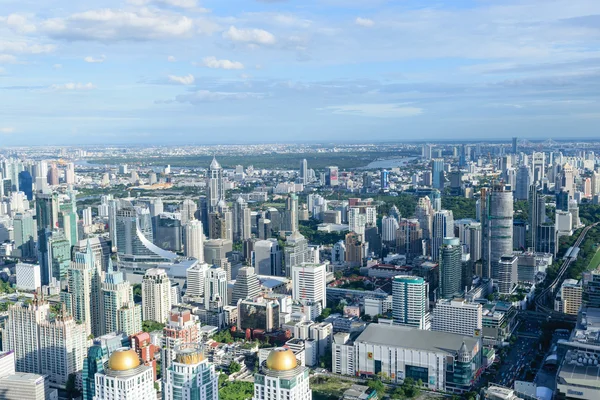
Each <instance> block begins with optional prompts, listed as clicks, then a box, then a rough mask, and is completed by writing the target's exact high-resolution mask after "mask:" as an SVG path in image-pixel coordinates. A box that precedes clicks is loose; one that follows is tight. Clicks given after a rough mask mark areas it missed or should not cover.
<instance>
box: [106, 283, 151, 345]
mask: <svg viewBox="0 0 600 400" xmlns="http://www.w3.org/2000/svg"><path fill="white" fill-rule="evenodd" d="M102 310H103V311H104V318H103V322H104V332H107V333H108V332H124V333H126V334H127V335H128V336H130V335H134V334H136V333H138V332H141V331H142V306H141V305H140V304H135V302H134V301H133V287H132V286H131V284H130V283H129V282H128V281H126V280H124V278H123V273H122V272H120V271H111V272H110V273H107V274H106V275H105V278H104V282H103V283H102Z"/></svg>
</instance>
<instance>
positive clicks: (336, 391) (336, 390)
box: [310, 375, 354, 400]
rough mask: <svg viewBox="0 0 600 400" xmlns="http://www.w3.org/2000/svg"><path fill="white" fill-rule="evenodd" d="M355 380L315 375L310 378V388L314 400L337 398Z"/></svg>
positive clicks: (334, 399) (332, 399)
mask: <svg viewBox="0 0 600 400" xmlns="http://www.w3.org/2000/svg"><path fill="white" fill-rule="evenodd" d="M353 384H354V382H352V381H347V380H342V379H338V378H334V377H329V376H320V375H319V376H314V377H312V378H311V379H310V388H311V389H312V392H313V399H314V400H337V399H339V398H341V397H342V395H343V394H344V392H345V391H346V390H348V389H349V388H350V386H352V385H353Z"/></svg>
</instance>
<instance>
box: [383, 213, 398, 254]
mask: <svg viewBox="0 0 600 400" xmlns="http://www.w3.org/2000/svg"><path fill="white" fill-rule="evenodd" d="M398 227H399V226H398V220H397V219H396V217H393V216H387V215H385V216H384V217H383V218H382V220H381V240H383V244H384V245H386V246H388V247H395V246H396V237H397V233H398Z"/></svg>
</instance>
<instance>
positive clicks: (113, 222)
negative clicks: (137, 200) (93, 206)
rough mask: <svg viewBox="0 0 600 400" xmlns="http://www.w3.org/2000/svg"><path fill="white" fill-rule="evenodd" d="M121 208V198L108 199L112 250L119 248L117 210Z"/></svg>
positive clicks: (109, 232) (109, 233) (109, 235)
mask: <svg viewBox="0 0 600 400" xmlns="http://www.w3.org/2000/svg"><path fill="white" fill-rule="evenodd" d="M120 208H121V202H120V201H119V200H115V199H110V200H108V237H109V239H110V243H111V251H112V250H113V249H114V250H115V251H116V248H117V242H118V241H117V211H119V209H120Z"/></svg>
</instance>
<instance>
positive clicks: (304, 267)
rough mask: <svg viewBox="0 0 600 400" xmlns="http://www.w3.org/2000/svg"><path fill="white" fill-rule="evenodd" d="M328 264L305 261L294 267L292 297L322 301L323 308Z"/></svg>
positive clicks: (316, 301)
mask: <svg viewBox="0 0 600 400" xmlns="http://www.w3.org/2000/svg"><path fill="white" fill-rule="evenodd" d="M326 274H327V264H323V263H322V264H308V263H303V264H300V265H296V266H294V267H293V268H292V278H291V279H292V284H293V287H292V299H294V300H295V301H299V300H307V301H311V302H315V303H320V304H321V307H322V309H324V308H325V307H326V306H327V303H326V293H325V292H326V279H325V276H326Z"/></svg>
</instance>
